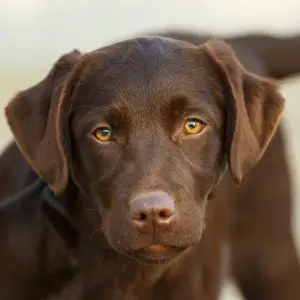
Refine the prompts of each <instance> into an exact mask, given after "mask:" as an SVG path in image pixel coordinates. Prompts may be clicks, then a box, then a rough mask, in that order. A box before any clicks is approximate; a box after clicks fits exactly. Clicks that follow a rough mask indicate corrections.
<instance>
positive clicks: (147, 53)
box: [78, 37, 206, 105]
mask: <svg viewBox="0 0 300 300" xmlns="http://www.w3.org/2000/svg"><path fill="white" fill-rule="evenodd" d="M196 51H197V50H196V46H194V45H192V44H189V43H186V42H182V41H177V40H173V39H169V38H161V37H142V38H136V39H132V40H127V41H124V42H119V43H116V44H113V45H111V46H107V47H104V48H101V49H98V50H96V51H94V52H91V53H90V54H89V55H88V61H87V66H86V68H85V74H84V76H82V77H81V82H80V85H79V90H78V95H79V97H78V101H80V102H82V101H83V99H84V101H92V102H94V103H95V101H96V102H97V104H101V105H107V104H110V103H111V101H112V99H116V100H120V99H121V98H122V96H125V98H128V97H130V98H131V99H130V103H132V104H133V105H143V104H144V103H145V101H146V100H147V103H149V102H148V100H149V99H151V100H153V101H156V99H158V98H162V97H164V98H171V97H174V96H177V95H179V96H181V95H185V94H186V93H187V91H188V92H194V93H197V90H198V89H199V90H200V89H201V88H203V87H205V84H201V78H205V75H206V74H204V73H203V72H206V71H205V70H204V69H205V68H202V70H203V72H202V71H201V72H202V73H201V72H199V65H197V64H196V63H195V61H196V60H197V59H198V58H199V57H198V58H196V55H195V54H196ZM198 61H199V59H198ZM200 69H201V67H200ZM203 81H205V79H203ZM187 96H188V95H187ZM135 102H137V103H135Z"/></svg>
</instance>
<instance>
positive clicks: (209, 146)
mask: <svg viewBox="0 0 300 300" xmlns="http://www.w3.org/2000/svg"><path fill="white" fill-rule="evenodd" d="M283 104H284V101H283V98H282V97H281V95H280V94H279V92H278V91H277V87H276V85H275V84H274V82H273V81H271V80H269V79H266V78H263V77H259V76H257V75H254V74H253V73H250V72H249V71H247V70H246V69H245V68H244V67H243V66H242V65H241V64H240V63H239V61H238V60H237V58H236V56H235V54H234V52H233V50H232V49H231V47H230V46H229V45H227V44H226V43H224V42H222V41H218V40H211V41H208V42H206V43H205V44H203V45H201V46H195V45H192V44H190V43H188V42H182V41H177V40H173V39H166V38H158V37H153V38H151V37H144V38H137V39H132V40H127V41H124V42H120V43H117V44H113V45H111V46H108V47H105V48H102V49H99V50H96V51H93V52H90V53H86V54H81V53H80V52H78V51H73V52H71V53H69V54H66V55H64V56H63V57H61V58H60V59H59V60H58V62H57V63H56V64H55V65H54V67H53V68H52V70H51V71H50V72H49V74H48V75H47V76H46V78H45V79H44V80H43V81H42V82H40V83H39V84H37V85H35V86H33V87H32V88H30V89H28V90H25V91H23V92H21V93H19V94H18V95H16V96H15V97H14V99H13V100H12V101H11V102H10V103H9V104H8V106H7V108H6V116H7V119H8V123H9V125H10V127H11V130H12V132H13V134H14V136H15V139H16V144H17V145H18V148H19V149H20V150H21V152H22V154H23V155H24V157H25V158H26V159H27V162H28V163H29V165H30V167H31V168H32V169H30V168H29V166H28V164H27V162H25V160H23V159H22V156H21V153H20V152H18V150H17V148H16V145H15V144H12V145H11V146H10V147H9V148H8V149H7V150H6V152H4V154H3V156H2V169H1V171H2V177H3V179H5V180H7V185H3V187H2V188H1V194H2V196H3V197H5V196H7V195H9V194H11V193H13V192H16V191H17V190H19V189H21V188H22V186H26V185H28V184H29V183H30V182H32V181H33V180H34V178H36V176H37V175H39V176H40V177H42V178H43V179H44V180H45V181H46V182H48V184H49V186H50V187H51V189H52V190H53V191H54V192H55V194H56V195H57V196H61V197H64V198H65V199H66V202H67V210H68V213H69V221H70V222H71V224H72V226H73V227H74V228H75V229H76V232H77V233H76V234H75V235H74V236H69V237H68V238H69V239H72V243H70V242H69V241H68V240H67V239H66V236H65V235H63V234H62V232H64V231H65V230H66V229H65V228H63V226H62V225H58V226H57V224H60V223H58V222H59V220H58V218H56V217H52V218H51V217H50V218H49V214H48V213H47V210H45V209H44V206H43V205H42V199H41V198H37V199H29V200H30V201H28V202H26V203H18V204H15V205H13V206H11V207H8V208H7V209H5V210H3V211H2V212H0V214H1V217H0V220H1V221H0V222H1V223H2V224H1V225H2V226H1V234H2V235H3V238H2V240H1V247H0V248H1V250H0V260H1V265H3V268H1V269H0V287H1V293H2V295H4V296H5V299H8V300H14V299H24V300H26V299H64V300H67V299H73V300H75V299H84V300H88V299H91V300H92V299H109V300H110V299H125V300H126V299H128V300H134V299H145V300H147V299H149V300H150V299H156V300H158V299H170V300H171V299H172V300H175V299H209V300H213V299H216V297H217V295H218V292H219V286H220V281H221V274H220V271H221V270H220V267H221V263H222V260H221V258H220V254H221V246H222V243H223V242H224V240H225V239H226V238H227V239H228V241H229V242H230V245H231V246H232V248H233V257H234V258H235V259H236V262H237V270H236V271H237V272H238V271H239V266H240V264H238V262H239V258H240V257H242V258H243V257H244V258H247V253H245V252H244V251H245V250H243V246H244V245H243V244H242V245H240V246H239V247H236V245H235V241H236V240H235V239H234V236H235V235H237V233H236V234H235V233H233V234H232V236H230V235H229V234H231V233H232V232H233V231H231V229H230V223H228V221H229V220H233V219H232V218H230V215H229V214H230V213H232V211H233V212H234V213H235V212H236V211H237V210H236V208H235V206H234V205H235V203H233V202H234V200H235V198H236V199H237V198H243V195H238V194H239V193H241V192H240V190H236V191H234V190H233V189H234V187H233V185H232V183H230V182H228V181H229V180H230V177H229V175H228V173H226V174H225V177H224V179H223V180H222V181H221V183H220V185H219V186H217V183H218V182H219V181H220V180H221V179H222V175H224V174H223V173H224V172H226V170H224V169H223V164H222V163H223V161H224V159H225V158H226V159H227V158H228V160H227V164H228V167H229V169H230V173H231V176H232V177H233V179H234V180H235V181H236V182H238V183H240V182H242V181H243V180H244V179H245V189H247V180H248V185H249V180H251V172H250V173H249V175H248V176H246V175H247V174H248V172H249V171H250V170H251V169H252V168H253V167H254V166H255V165H257V164H258V166H257V167H256V168H259V165H260V162H262V164H263V161H264V158H263V159H262V160H261V158H262V157H263V154H264V152H265V151H266V149H267V147H268V145H269V143H270V142H271V140H272V137H273V136H274V133H275V131H276V128H277V126H278V122H279V120H280V116H281V113H282V110H283ZM189 117H191V118H199V119H200V120H202V121H203V122H204V123H206V127H205V129H204V131H203V132H202V133H200V134H199V135H197V136H186V135H185V134H183V131H182V126H183V125H182V124H183V121H184V120H185V118H189ZM101 124H107V125H109V126H110V127H112V128H113V132H114V138H115V139H114V140H113V141H111V142H108V143H105V144H102V143H99V142H97V141H95V139H94V138H93V130H95V129H96V128H97V127H99V125H101ZM279 139H280V136H279ZM278 142H279V144H280V143H281V141H278V137H277V138H276V137H275V139H274V143H275V144H274V145H275V151H277V150H276V149H277V148H278V146H276V143H278ZM276 147H277V148H276ZM273 151H274V150H273ZM279 152H280V153H282V149H281V150H280V151H279ZM271 154H272V149H271V150H270V154H269V156H268V157H270V156H271ZM268 159H270V158H267V159H266V160H268ZM272 159H273V160H274V157H272ZM17 160H19V161H20V162H19V163H18V164H15V165H13V164H12V162H15V161H17ZM280 163H282V164H283V165H284V163H285V161H284V157H282V159H281V161H280ZM256 168H254V170H255V169H256ZM278 168H279V172H281V171H283V172H284V170H285V166H282V165H279V166H278ZM265 170H266V168H265V167H263V171H264V172H265ZM254 172H255V171H253V172H252V173H254ZM15 173H17V174H18V175H17V176H15V177H12V176H13V174H15ZM36 174H37V175H36ZM276 174H277V172H276ZM12 178H14V179H12ZM16 178H17V181H18V182H20V184H19V185H15V184H13V185H14V187H13V189H12V188H11V186H12V182H15V180H16ZM285 183H286V185H285V186H284V187H286V186H288V182H285ZM224 186H225V187H224ZM250 186H251V184H250ZM156 191H163V192H164V195H165V194H166V195H168V197H169V198H170V199H173V201H174V202H175V217H174V218H173V219H172V222H169V223H167V224H165V223H164V227H163V228H161V227H160V226H161V225H159V224H158V223H156V222H154V221H153V222H152V223H149V224H148V225H147V226H146V227H145V228H144V227H143V230H142V231H141V230H140V228H139V227H137V224H136V222H135V221H134V220H133V219H132V215H131V214H130V209H129V208H130V207H131V206H132V201H133V200H134V199H136V197H142V199H143V201H145V204H146V203H149V201H150V195H152V194H149V193H152V192H156ZM219 192H220V193H221V194H220V195H221V196H220V195H219V194H218V193H219ZM213 193H215V197H212V194H213ZM156 195H157V194H156ZM237 195H238V197H237ZM159 197H160V196H159ZM260 197H261V196H260ZM228 199H229V200H230V201H228ZM158 200H159V199H158ZM161 200H162V201H165V200H164V199H163V198H161ZM151 201H152V200H151ZM168 201H169V200H168ZM240 201H241V202H243V203H244V201H245V199H240ZM245 202H246V203H247V202H248V201H245ZM163 203H164V204H166V202H163ZM263 203H264V202H263ZM236 205H238V203H237V204H236ZM246 205H247V204H246ZM270 205H271V204H270ZM155 209H157V206H153V211H154V210H155ZM250 210H251V208H250V209H249V210H246V212H249V211H250ZM271 210H272V208H271ZM276 213H280V214H284V215H283V217H284V218H285V219H284V220H282V222H285V221H286V220H287V219H289V213H286V214H285V211H275V214H271V218H273V217H275V215H276ZM205 216H208V217H209V218H212V219H211V220H210V219H208V220H205ZM234 216H235V215H234ZM47 217H48V218H47ZM235 217H237V222H238V221H239V220H238V217H240V216H235ZM276 217H277V216H276ZM241 222H245V219H244V218H242V221H241ZM278 223H279V224H280V222H278ZM205 225H206V226H207V228H206V229H205V230H204V228H205ZM247 225H249V224H247ZM234 226H236V224H234ZM234 226H233V227H234ZM239 226H240V224H238V225H237V226H236V227H234V228H240V227H239ZM251 226H252V227H251ZM248 228H250V229H251V228H253V223H252V222H251V223H250V227H249V226H248ZM228 229H229V230H228ZM280 230H282V231H283V236H281V237H282V240H281V242H285V241H287V243H284V244H285V245H287V250H286V251H287V252H289V253H292V254H294V253H293V248H292V247H291V244H290V240H288V238H289V234H290V230H289V228H288V226H287V224H285V223H284V224H283V225H282V227H281V228H280ZM285 234H287V237H284V235H285ZM249 236H251V237H253V235H251V233H250V234H249ZM243 238H244V237H242V238H240V237H239V238H238V239H237V240H238V242H241V240H242V239H243ZM246 238H247V236H246ZM265 238H266V236H265ZM152 244H160V245H168V246H170V247H171V248H169V249H168V252H167V253H166V254H163V255H162V254H161V253H159V252H158V253H150V254H149V255H145V251H148V249H149V246H150V245H152ZM245 244H246V243H245ZM251 247H256V245H252V244H251ZM235 249H238V250H239V251H238V252H237V253H236V255H235ZM260 249H261V248H260ZM282 250H284V247H283V248H282ZM287 252H282V251H280V253H279V254H286V253H287ZM276 254H277V253H276ZM156 255H158V256H156ZM262 257H263V255H262V256H261V257H259V258H258V260H257V261H260V259H261V258H262ZM276 257H277V256H276ZM277 258H278V257H277ZM257 261H255V262H257ZM234 262H235V261H234ZM279 262H280V264H279V267H281V269H280V270H285V269H287V268H289V267H290V265H289V264H288V263H289V261H288V263H287V262H286V260H285V259H282V261H280V260H279ZM294 266H295V264H294ZM294 266H293V267H294ZM263 269H264V268H262V270H263ZM254 274H255V272H254ZM273 274H275V273H274V272H273V273H272V275H273ZM238 275H239V277H238V280H241V281H242V280H243V279H244V278H245V276H244V274H243V271H242V272H241V274H238ZM243 276H244V277H243ZM251 278H252V277H251ZM251 278H250V281H247V280H246V279H244V280H246V281H245V282H246V283H249V282H251ZM275 279H277V278H275ZM252 280H254V281H253V282H254V283H255V279H253V278H252ZM267 280H268V279H267ZM268 283H269V282H268V281H266V283H264V282H263V284H265V285H263V286H262V289H261V287H260V286H258V287H255V288H256V290H253V292H257V293H258V294H257V295H255V297H256V298H251V297H252V296H251V292H252V291H247V290H246V289H247V286H246V287H245V286H243V282H241V286H242V288H244V290H245V294H246V295H247V296H248V295H249V299H258V298H257V297H261V298H259V299H295V298H292V297H290V298H286V297H285V298H282V297H281V298H275V297H273V298H272V295H273V294H271V293H273V291H275V290H276V287H273V289H270V292H269V286H268ZM264 288H265V289H266V291H264V290H263V289H264ZM247 293H248V294H247ZM274 295H276V294H274ZM281 296H282V295H281ZM268 297H269V298H268ZM279 297H280V296H279Z"/></svg>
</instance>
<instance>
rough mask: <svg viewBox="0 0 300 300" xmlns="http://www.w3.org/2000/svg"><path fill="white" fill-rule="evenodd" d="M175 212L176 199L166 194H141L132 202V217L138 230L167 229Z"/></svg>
mask: <svg viewBox="0 0 300 300" xmlns="http://www.w3.org/2000/svg"><path fill="white" fill-rule="evenodd" d="M175 211H176V210H175V201H174V199H173V198H172V197H170V196H169V195H168V194H167V193H165V192H151V193H145V194H141V195H138V196H137V197H135V198H134V199H133V200H131V201H130V213H131V217H132V220H133V221H134V223H135V225H136V226H137V227H138V228H144V229H145V228H147V227H148V226H154V227H167V226H169V225H170V224H171V222H172V220H173V219H174V215H175Z"/></svg>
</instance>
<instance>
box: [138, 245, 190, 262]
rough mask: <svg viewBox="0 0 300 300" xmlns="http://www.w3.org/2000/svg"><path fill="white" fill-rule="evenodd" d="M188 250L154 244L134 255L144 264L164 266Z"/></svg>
mask: <svg viewBox="0 0 300 300" xmlns="http://www.w3.org/2000/svg"><path fill="white" fill-rule="evenodd" d="M184 250H186V248H184V247H176V246H169V245H164V244H152V245H150V246H148V247H145V248H141V249H139V250H137V251H135V252H133V253H132V256H134V258H136V259H137V260H138V261H140V262H141V263H143V264H148V265H149V264H151V265H153V264H164V263H167V262H169V261H170V260H172V259H174V258H175V257H177V256H178V255H179V254H181V253H182V252H183V251H184Z"/></svg>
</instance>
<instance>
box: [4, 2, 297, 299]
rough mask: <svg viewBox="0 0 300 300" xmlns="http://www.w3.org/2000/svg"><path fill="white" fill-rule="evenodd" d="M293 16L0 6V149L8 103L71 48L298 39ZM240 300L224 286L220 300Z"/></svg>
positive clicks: (287, 84)
mask: <svg viewBox="0 0 300 300" xmlns="http://www.w3.org/2000/svg"><path fill="white" fill-rule="evenodd" d="M299 15H300V1H299V0H285V1H282V0H252V1H239V0H226V1H221V0H219V1H218V0H202V1H201V0H151V1H147V0H109V1H108V0H106V1H105V0H88V1H78V0H72V1H71V0H63V1H62V0H60V1H58V0H9V1H6V0H0V45H1V46H0V96H1V97H0V147H1V149H2V148H3V147H4V146H5V145H6V144H7V143H8V141H9V140H10V138H11V134H10V132H9V130H8V127H7V125H6V121H5V118H4V115H3V108H4V106H5V105H6V103H7V102H8V101H9V99H10V98H11V97H12V96H13V95H14V94H15V93H16V92H17V91H18V90H20V89H23V88H26V87H28V86H29V85H32V84H35V83H36V82H37V81H38V80H40V79H41V77H42V76H44V75H45V74H46V72H47V71H48V70H49V68H50V67H51V65H52V64H53V63H54V61H55V60H56V59H57V58H58V56H60V55H61V54H62V53H64V52H67V51H69V50H71V49H73V48H78V49H80V50H83V51H85V50H92V49H94V48H98V47H100V46H104V45H105V44H109V43H111V42H114V41H117V40H120V39H124V38H127V37H131V36H133V35H135V34H143V33H147V32H150V31H155V30H157V31H164V30H166V29H173V30H174V29H188V30H191V31H193V32H196V33H197V32H198V33H200V34H201V33H210V34H218V35H220V34H221V35H226V36H228V35H235V34H242V33H248V32H263V33H271V34H277V35H289V34H294V33H299V34H300V22H299ZM299 56H300V53H299ZM280 84H281V90H282V93H283V94H284V96H285V97H286V99H287V103H286V104H287V105H286V110H285V115H284V121H283V122H284V126H285V129H286V131H287V138H288V140H287V142H288V147H287V151H288V156H289V160H290V162H292V164H290V167H291V172H292V173H293V175H294V176H293V181H294V207H295V209H294V212H295V214H294V218H293V228H294V233H295V238H296V240H297V243H298V249H300V185H298V187H297V186H296V183H297V182H299V180H300V155H297V154H300V138H299V137H300V136H299V134H298V129H299V128H300V110H299V108H300V102H299V101H298V98H299V97H300V76H299V77H297V76H296V77H294V78H287V79H286V80H285V81H284V82H281V83H280ZM298 126H299V127H298ZM299 253H300V251H299ZM239 299H241V297H240V296H239V294H238V293H237V291H236V290H235V287H234V285H233V284H232V283H231V282H230V281H229V280H228V283H227V284H226V285H225V288H224V290H223V293H222V297H221V300H239Z"/></svg>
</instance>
